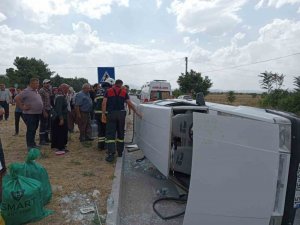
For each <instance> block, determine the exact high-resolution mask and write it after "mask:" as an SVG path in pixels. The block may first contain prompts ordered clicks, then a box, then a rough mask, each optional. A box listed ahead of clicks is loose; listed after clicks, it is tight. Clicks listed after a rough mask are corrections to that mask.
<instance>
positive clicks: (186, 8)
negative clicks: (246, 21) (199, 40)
mask: <svg viewBox="0 0 300 225" xmlns="http://www.w3.org/2000/svg"><path fill="white" fill-rule="evenodd" d="M246 2H247V0H236V1H231V0H209V1H208V0H184V1H180V0H173V2H172V3H171V6H170V8H169V9H168V11H169V12H170V13H173V14H174V15H176V17H177V29H178V31H180V32H189V33H199V32H206V33H208V34H210V35H222V34H224V33H225V32H227V31H228V30H231V29H233V28H234V27H235V26H236V25H237V24H239V23H241V22H242V19H241V18H240V17H239V16H238V14H237V12H238V11H239V10H240V9H241V8H242V6H243V5H244V4H245V3H246Z"/></svg>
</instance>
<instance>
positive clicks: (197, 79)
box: [177, 70, 212, 97]
mask: <svg viewBox="0 0 300 225" xmlns="http://www.w3.org/2000/svg"><path fill="white" fill-rule="evenodd" d="M177 83H178V85H179V90H180V91H181V92H182V93H185V94H192V95H193V97H195V96H196V94H197V93H198V92H203V94H204V96H205V95H207V94H208V93H209V92H208V89H209V88H210V87H211V86H212V82H211V80H210V79H209V78H208V77H207V76H205V77H204V78H203V77H202V76H201V73H197V72H196V71H194V70H191V71H190V72H188V73H187V74H183V73H181V76H179V78H178V80H177Z"/></svg>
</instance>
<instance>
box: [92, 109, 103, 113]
mask: <svg viewBox="0 0 300 225" xmlns="http://www.w3.org/2000/svg"><path fill="white" fill-rule="evenodd" d="M94 112H95V113H102V111H100V110H95V111H94Z"/></svg>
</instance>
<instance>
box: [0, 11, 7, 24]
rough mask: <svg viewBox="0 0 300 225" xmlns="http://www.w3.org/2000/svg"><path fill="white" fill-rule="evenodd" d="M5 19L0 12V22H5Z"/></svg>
mask: <svg viewBox="0 0 300 225" xmlns="http://www.w3.org/2000/svg"><path fill="white" fill-rule="evenodd" d="M6 18H7V17H6V16H5V15H4V14H3V13H1V12H0V22H2V21H4V20H6Z"/></svg>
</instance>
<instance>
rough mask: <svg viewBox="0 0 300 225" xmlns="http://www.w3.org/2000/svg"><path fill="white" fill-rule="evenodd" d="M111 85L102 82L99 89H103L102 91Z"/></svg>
mask: <svg viewBox="0 0 300 225" xmlns="http://www.w3.org/2000/svg"><path fill="white" fill-rule="evenodd" d="M111 86H112V85H111V84H110V83H108V82H103V83H102V84H101V87H102V88H103V89H107V88H110V87H111Z"/></svg>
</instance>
